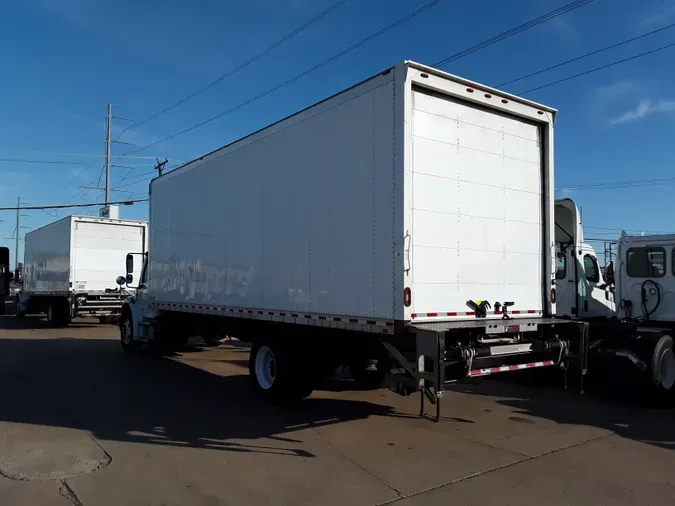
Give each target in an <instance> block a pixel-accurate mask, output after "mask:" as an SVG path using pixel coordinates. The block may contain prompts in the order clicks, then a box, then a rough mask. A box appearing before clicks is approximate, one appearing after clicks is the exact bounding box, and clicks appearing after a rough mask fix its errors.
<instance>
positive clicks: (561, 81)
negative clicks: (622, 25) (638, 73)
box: [518, 43, 675, 95]
mask: <svg viewBox="0 0 675 506" xmlns="http://www.w3.org/2000/svg"><path fill="white" fill-rule="evenodd" d="M671 47H675V43H673V44H667V45H665V46H661V47H657V48H656V49H652V50H651V51H645V52H644V53H640V54H636V55H635V56H631V57H629V58H624V59H622V60H617V61H615V62H612V63H608V64H607V65H602V66H600V67H595V68H592V69H590V70H586V71H585V72H580V73H578V74H574V75H573V76H569V77H564V78H562V79H558V80H556V81H552V82H550V83H546V84H543V85H541V86H537V87H536V88H531V89H529V90H525V91H521V92H519V93H518V95H526V94H528V93H532V92H533V91H538V90H541V89H543V88H548V87H549V86H554V85H556V84H560V83H564V82H566V81H571V80H572V79H576V78H577V77H582V76H585V75H588V74H592V73H594V72H598V71H600V70H604V69H607V68H610V67H614V66H616V65H620V64H621V63H626V62H629V61H632V60H637V59H638V58H642V57H643V56H647V55H650V54H653V53H657V52H659V51H663V50H664V49H669V48H671Z"/></svg>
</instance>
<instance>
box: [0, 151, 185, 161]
mask: <svg viewBox="0 0 675 506" xmlns="http://www.w3.org/2000/svg"><path fill="white" fill-rule="evenodd" d="M0 151H18V152H20V153H40V154H42V155H52V156H86V157H97V158H100V157H104V156H105V154H104V153H68V152H60V151H42V150H39V149H9V150H4V149H0ZM110 158H133V159H138V160H154V159H156V158H157V157H156V156H125V155H112V154H111V155H110ZM169 161H170V162H176V163H185V162H182V161H181V160H172V159H171V158H169ZM82 165H84V164H82Z"/></svg>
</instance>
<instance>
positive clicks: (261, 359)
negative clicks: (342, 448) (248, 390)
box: [248, 343, 315, 402]
mask: <svg viewBox="0 0 675 506" xmlns="http://www.w3.org/2000/svg"><path fill="white" fill-rule="evenodd" d="M248 370H249V375H250V377H251V380H252V383H253V388H254V389H255V390H256V391H257V392H258V393H259V394H261V395H262V396H263V397H264V398H265V399H266V400H268V401H272V402H293V401H300V400H302V399H305V398H307V397H309V396H310V395H311V393H312V391H313V390H314V383H315V381H314V380H315V377H314V375H313V374H312V373H311V371H306V370H303V369H302V368H301V360H300V359H299V358H298V356H297V354H296V353H294V350H293V348H292V347H286V346H280V345H279V344H276V343H265V344H254V345H253V347H252V348H251V354H250V356H249V361H248Z"/></svg>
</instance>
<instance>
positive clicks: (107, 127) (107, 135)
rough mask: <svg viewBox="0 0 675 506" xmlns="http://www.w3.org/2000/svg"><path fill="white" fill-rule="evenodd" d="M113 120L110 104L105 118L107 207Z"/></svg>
mask: <svg viewBox="0 0 675 506" xmlns="http://www.w3.org/2000/svg"><path fill="white" fill-rule="evenodd" d="M111 120H112V104H108V114H107V115H106V117H105V205H106V206H108V203H109V202H110V121H111Z"/></svg>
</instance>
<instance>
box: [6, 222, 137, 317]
mask: <svg viewBox="0 0 675 506" xmlns="http://www.w3.org/2000/svg"><path fill="white" fill-rule="evenodd" d="M146 241H147V222H144V221H133V220H113V219H106V218H92V217H88V216H68V217H66V218H63V219H61V220H59V221H55V222H53V223H50V224H49V225H46V226H44V227H42V228H39V229H37V230H33V231H32V232H29V233H27V234H26V239H25V249H24V265H25V273H24V281H23V288H22V290H21V291H20V292H19V293H18V294H17V295H16V298H15V304H16V314H17V316H19V317H22V316H24V315H25V314H27V313H31V314H33V313H47V319H48V321H49V322H50V323H52V324H54V325H59V326H61V325H67V324H68V323H69V322H70V321H71V319H72V318H75V317H78V316H98V317H100V318H105V317H109V316H111V315H115V314H119V312H120V310H121V307H122V302H123V300H124V298H125V297H126V295H125V293H124V290H122V289H121V287H120V286H118V285H117V284H116V283H115V276H116V275H117V274H119V271H120V269H122V268H124V267H123V266H124V265H125V259H126V255H127V253H128V252H129V251H134V252H144V251H146Z"/></svg>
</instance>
